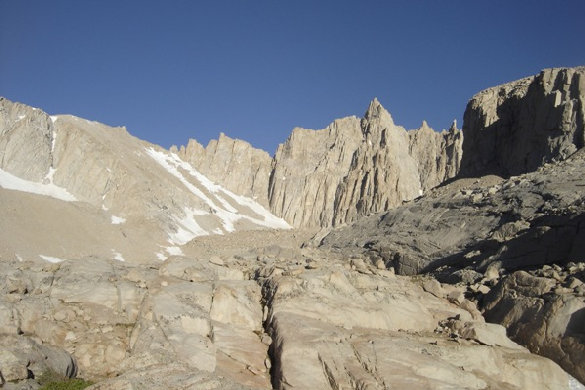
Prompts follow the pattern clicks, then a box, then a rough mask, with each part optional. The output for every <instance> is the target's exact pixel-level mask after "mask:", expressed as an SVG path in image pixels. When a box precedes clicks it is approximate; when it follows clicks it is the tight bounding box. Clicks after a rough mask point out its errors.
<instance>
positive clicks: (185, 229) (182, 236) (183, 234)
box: [169, 208, 209, 245]
mask: <svg viewBox="0 0 585 390" xmlns="http://www.w3.org/2000/svg"><path fill="white" fill-rule="evenodd" d="M183 211H184V212H185V216H184V217H183V218H177V217H175V222H176V223H177V224H178V225H179V226H178V228H177V231H176V232H175V233H170V234H169V241H170V242H171V243H172V244H177V245H184V244H186V243H188V242H189V241H191V240H192V239H194V238H195V237H199V236H207V235H209V232H208V231H206V230H205V229H203V228H201V226H199V224H198V223H197V221H195V216H196V215H202V212H201V210H194V209H188V208H185V209H184V210H183ZM206 214H207V213H203V215H206Z"/></svg>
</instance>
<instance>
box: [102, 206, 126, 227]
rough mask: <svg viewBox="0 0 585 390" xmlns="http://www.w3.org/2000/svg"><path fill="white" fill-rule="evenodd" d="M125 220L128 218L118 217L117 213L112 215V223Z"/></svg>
mask: <svg viewBox="0 0 585 390" xmlns="http://www.w3.org/2000/svg"><path fill="white" fill-rule="evenodd" d="M102 207H103V205H102ZM124 222H126V218H122V217H118V216H117V215H112V225H119V224H121V223H124Z"/></svg>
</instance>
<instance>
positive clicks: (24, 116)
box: [16, 115, 26, 122]
mask: <svg viewBox="0 0 585 390" xmlns="http://www.w3.org/2000/svg"><path fill="white" fill-rule="evenodd" d="M24 118H26V115H19V116H18V119H17V120H16V121H17V122H18V121H21V120H23V119H24Z"/></svg>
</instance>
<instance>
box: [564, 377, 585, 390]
mask: <svg viewBox="0 0 585 390" xmlns="http://www.w3.org/2000/svg"><path fill="white" fill-rule="evenodd" d="M567 375H569V374H567ZM569 389H570V390H585V385H583V384H582V383H581V382H579V381H578V380H577V379H575V378H573V377H572V376H570V375H569Z"/></svg>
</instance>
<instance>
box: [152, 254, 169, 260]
mask: <svg viewBox="0 0 585 390" xmlns="http://www.w3.org/2000/svg"><path fill="white" fill-rule="evenodd" d="M155 255H156V257H157V258H158V259H159V260H161V261H165V260H166V259H168V257H167V256H165V255H164V253H160V252H157V253H155Z"/></svg>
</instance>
